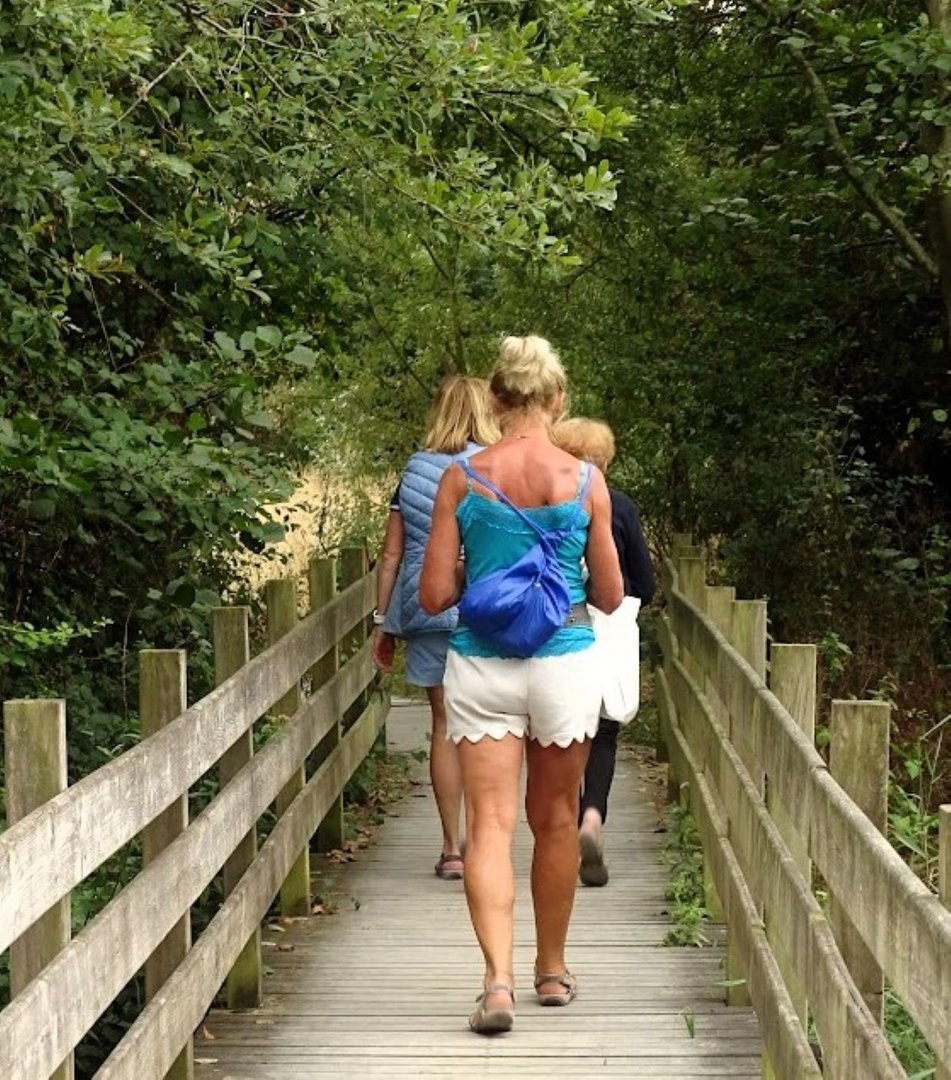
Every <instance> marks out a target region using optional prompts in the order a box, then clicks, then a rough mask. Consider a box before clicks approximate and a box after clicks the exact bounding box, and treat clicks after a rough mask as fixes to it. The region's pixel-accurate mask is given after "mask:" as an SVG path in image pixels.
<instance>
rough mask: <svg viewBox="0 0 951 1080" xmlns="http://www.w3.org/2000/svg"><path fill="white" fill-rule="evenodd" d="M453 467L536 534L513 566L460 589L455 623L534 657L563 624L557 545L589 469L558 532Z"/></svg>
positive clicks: (565, 596)
mask: <svg viewBox="0 0 951 1080" xmlns="http://www.w3.org/2000/svg"><path fill="white" fill-rule="evenodd" d="M459 464H460V465H461V466H462V470H463V472H465V474H466V476H468V477H469V478H470V479H472V480H475V481H476V482H477V483H479V484H481V485H482V486H483V487H485V488H488V489H489V491H491V492H492V493H493V494H494V495H495V497H496V498H497V499H498V500H499V501H500V502H502V503H503V504H504V505H505V506H508V507H509V508H510V509H512V510H514V511H515V513H516V514H518V516H519V517H520V518H521V519H522V521H524V522H525V524H526V525H528V526H530V527H531V528H532V529H533V530H534V531H535V532H536V533H537V534H538V541H537V543H535V544H533V545H532V547H531V548H529V550H528V551H527V552H526V553H525V554H524V555H523V556H522V557H521V558H520V559H519V560H518V562H516V563H514V564H513V565H512V566H507V567H505V568H504V569H502V570H496V571H495V572H494V573H491V574H488V575H486V577H484V578H480V579H479V580H478V581H474V582H472V583H471V584H470V585H468V586H467V587H466V590H465V592H464V593H463V594H462V599H461V600H460V601H459V621H460V622H461V623H462V624H463V625H464V626H467V627H468V628H469V629H470V630H471V631H472V632H473V633H474V634H476V635H477V636H478V637H480V638H482V639H483V640H485V641H487V642H489V643H490V644H492V645H494V646H496V647H498V648H500V649H503V650H504V651H505V652H507V653H511V654H512V655H514V656H518V657H523V658H524V657H528V656H534V655H535V653H537V652H538V650H539V649H540V648H541V647H542V646H543V645H544V644H545V642H546V641H548V639H549V638H550V637H551V636H552V635H553V634H554V633H555V631H556V630H560V629H561V627H562V626H564V625H565V622H566V620H567V618H568V614H569V612H570V611H571V590H570V589H569V588H568V582H567V581H566V580H565V574H564V571H563V570H562V568H561V564H560V563H559V562H558V545H559V544H560V543H561V541H562V540H563V539H564V538H565V537H566V536H568V535H569V534H570V533H571V532H573V531H574V529H575V525H576V524H577V521H578V518H579V517H580V515H581V510H582V507H583V505H584V500H585V498H586V497H587V494H588V489H589V488H590V487H591V479H592V477H593V475H594V470H593V469H592V467H591V466H590V465H587V470H588V475H587V477H586V478H585V481H584V484H583V486H582V489H581V491H580V493H579V495H578V498H577V500H576V507H575V513H574V516H573V517H572V519H571V521H570V522H569V524H568V525H567V526H566V527H565V528H561V529H543V528H542V527H541V526H540V525H538V524H536V523H535V522H534V521H532V519H531V518H530V517H529V516H528V515H527V514H526V513H525V512H524V511H523V510H522V509H521V508H520V507H518V506H516V505H515V503H513V502H512V500H511V499H509V498H508V496H507V495H505V493H504V492H502V491H500V490H499V489H498V488H497V487H496V486H495V484H493V483H491V482H490V481H489V480H486V479H485V477H483V476H480V475H479V474H478V473H477V472H476V471H475V469H473V468H472V466H471V465H470V464H469V462H468V461H461V462H460V463H459ZM582 467H584V466H582Z"/></svg>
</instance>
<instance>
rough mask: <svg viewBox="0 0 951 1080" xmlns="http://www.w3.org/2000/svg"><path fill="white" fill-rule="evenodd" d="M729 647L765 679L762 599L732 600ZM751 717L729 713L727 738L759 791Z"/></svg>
mask: <svg viewBox="0 0 951 1080" xmlns="http://www.w3.org/2000/svg"><path fill="white" fill-rule="evenodd" d="M733 647H734V648H735V649H736V651H737V652H738V653H739V654H740V656H742V657H743V659H744V660H745V661H746V662H747V663H748V664H749V665H750V667H751V668H752V669H753V670H754V671H755V672H756V674H757V675H759V677H760V678H761V679H762V680H763V681H764V682H765V681H766V601H765V600H734V601H733ZM755 725H756V717H755V716H733V715H731V716H730V741H731V742H732V743H733V745H734V746H735V747H736V750H737V753H738V754H739V755H740V757H741V758H742V759H743V764H744V765H745V766H746V770H747V772H748V773H749V774H750V778H751V779H752V781H753V783H754V784H756V786H757V788H758V789H759V792H760V794H761V795H762V794H763V793H764V789H763V775H762V770H761V768H760V763H759V761H757V742H756V740H757V737H758V735H759V732H757V730H756V726H755Z"/></svg>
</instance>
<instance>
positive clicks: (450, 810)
mask: <svg viewBox="0 0 951 1080" xmlns="http://www.w3.org/2000/svg"><path fill="white" fill-rule="evenodd" d="M498 437H499V430H498V425H497V423H496V420H495V416H494V414H493V412H492V408H491V403H490V398H489V387H488V383H487V382H486V381H485V380H484V379H474V378H470V377H468V376H461V375H452V376H449V377H448V378H446V379H444V380H443V382H442V384H441V385H440V388H439V392H438V394H437V396H436V400H435V402H434V404H433V408H432V411H431V414H430V418H429V427H428V431H427V433H426V440H425V443H424V446H423V449H422V450H420V451H418V452H417V453H415V454H413V456H412V457H411V458H410V459H409V462H408V463H407V465H406V469H405V470H404V472H403V475H402V477H401V478H400V483H399V487H398V488H397V490H396V493H395V494H394V496H393V499H392V501H391V503H390V513H389V517H388V518H387V526H386V536H385V538H384V541H383V552H382V554H381V556H380V561H379V564H378V568H377V610H376V611H375V612H374V615H373V622H374V628H373V659H374V662H375V663H376V666H377V667H378V668H380V670H381V671H392V670H393V657H394V653H395V649H396V641H397V639H398V638H402V639H403V641H404V642H405V643H406V681H407V682H409V683H411V684H412V685H414V686H420V687H423V688H424V689H425V690H426V696H427V697H428V699H429V706H430V710H431V712H432V740H431V744H430V752H429V772H430V777H431V779H432V784H433V793H434V795H435V797H436V806H437V808H438V810H439V819H440V821H441V823H442V851H441V853H440V856H439V859H438V861H437V862H436V874H437V876H438V877H440V878H444V879H448V880H452V879H455V880H458V879H459V878H461V877H462V874H463V860H462V850H461V849H462V845H461V842H460V836H459V818H460V810H461V805H462V780H461V777H460V773H459V755H458V752H457V750H456V747H455V744H454V743H452V742H450V741H449V740H448V739H447V738H446V710H445V706H444V703H443V687H442V682H443V674H444V672H445V669H446V652H447V649H448V647H449V634H450V632H451V631H452V630H453V629H454V628H455V625H456V621H457V615H456V609H455V608H454V607H450V608H447V609H446V610H445V611H442V612H440V613H439V614H438V615H430V614H428V613H427V612H425V611H423V609H422V608H421V607H420V605H419V575H420V571H421V569H422V565H423V555H424V553H425V551H426V543H427V541H428V540H429V531H430V527H431V524H432V514H433V503H434V500H435V497H436V489H437V487H438V485H439V481H440V479H441V478H442V474H443V473H444V472H445V470H446V468H447V467H448V466H449V465H451V464H452V463H453V462H454V461H458V460H459V459H460V458H465V457H468V456H469V455H470V454H473V453H475V452H476V451H477V450H481V449H482V447H483V446H488V445H489V444H490V443H493V442H495V440H496V439H497V438H498Z"/></svg>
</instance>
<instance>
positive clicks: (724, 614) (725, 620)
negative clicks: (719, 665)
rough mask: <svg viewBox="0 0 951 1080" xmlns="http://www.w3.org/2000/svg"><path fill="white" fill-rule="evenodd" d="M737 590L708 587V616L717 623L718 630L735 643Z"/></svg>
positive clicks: (720, 586)
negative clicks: (734, 617)
mask: <svg viewBox="0 0 951 1080" xmlns="http://www.w3.org/2000/svg"><path fill="white" fill-rule="evenodd" d="M735 599H736V589H735V588H734V587H733V586H732V585H708V586H707V614H708V615H709V616H710V618H711V619H713V621H714V622H715V623H716V625H717V629H718V630H719V631H720V633H721V634H723V636H724V637H725V638H726V639H727V641H730V642H732V641H733V601H734V600H735Z"/></svg>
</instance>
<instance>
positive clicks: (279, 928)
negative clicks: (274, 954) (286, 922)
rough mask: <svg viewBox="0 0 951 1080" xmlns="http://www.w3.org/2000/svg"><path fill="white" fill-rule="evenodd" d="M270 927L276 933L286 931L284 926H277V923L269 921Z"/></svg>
mask: <svg viewBox="0 0 951 1080" xmlns="http://www.w3.org/2000/svg"><path fill="white" fill-rule="evenodd" d="M270 929H271V930H273V931H274V932H275V933H276V934H284V933H286V931H285V929H284V927H283V926H279V925H278V924H277V923H271V926H270Z"/></svg>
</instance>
